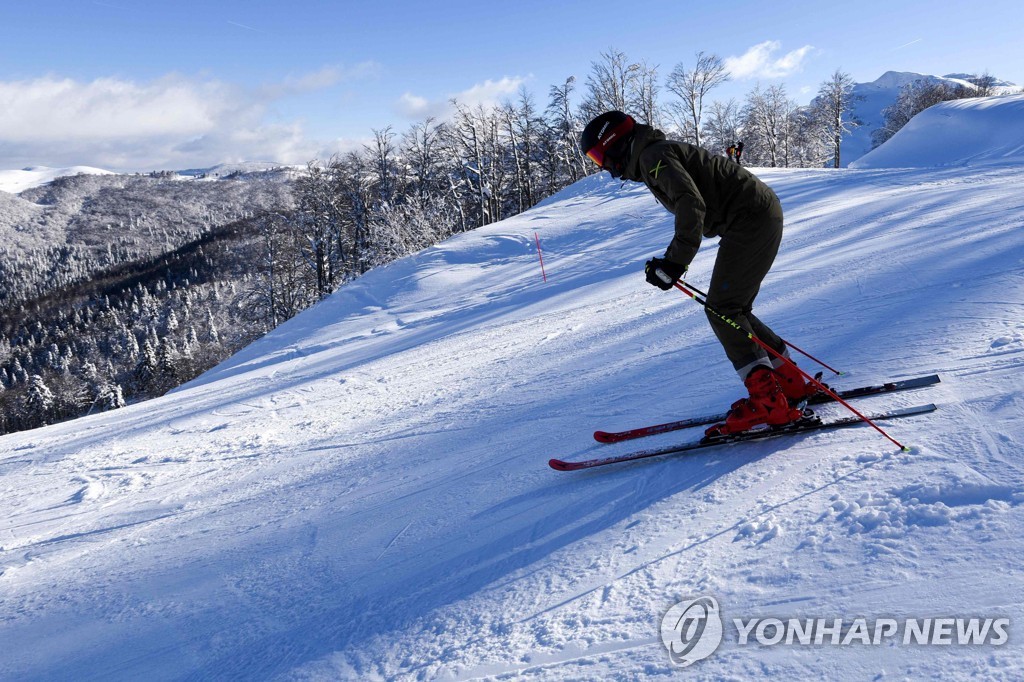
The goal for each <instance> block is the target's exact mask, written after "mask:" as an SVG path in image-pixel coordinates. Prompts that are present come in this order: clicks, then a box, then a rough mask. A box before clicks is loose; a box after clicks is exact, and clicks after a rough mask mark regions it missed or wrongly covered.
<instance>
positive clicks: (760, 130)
mask: <svg viewBox="0 0 1024 682" xmlns="http://www.w3.org/2000/svg"><path fill="white" fill-rule="evenodd" d="M794 108H795V105H794V104H793V103H792V102H791V101H790V100H789V98H788V97H787V96H786V88H785V86H783V85H773V86H771V87H770V88H768V89H767V90H761V86H760V85H757V86H756V87H755V88H754V90H752V91H751V92H750V93H749V94H748V95H747V100H746V104H745V106H744V108H743V136H744V149H745V152H744V157H745V158H749V161H748V163H749V164H752V165H758V164H759V165H765V166H770V167H773V168H774V167H779V166H782V165H784V163H785V159H786V156H785V154H786V150H787V145H788V140H787V139H786V136H787V134H788V132H789V123H788V119H789V116H790V113H791V112H792V111H793V109H794Z"/></svg>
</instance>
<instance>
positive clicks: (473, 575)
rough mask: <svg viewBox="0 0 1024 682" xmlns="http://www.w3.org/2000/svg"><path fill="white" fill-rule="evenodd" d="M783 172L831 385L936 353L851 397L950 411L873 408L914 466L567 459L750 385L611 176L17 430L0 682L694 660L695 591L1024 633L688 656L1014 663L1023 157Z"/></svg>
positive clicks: (797, 288)
mask: <svg viewBox="0 0 1024 682" xmlns="http://www.w3.org/2000/svg"><path fill="white" fill-rule="evenodd" d="M758 173H759V174H760V175H761V176H762V177H764V178H765V179H766V180H767V181H768V182H769V183H770V184H771V185H772V186H773V187H774V188H775V189H776V191H777V192H778V193H779V195H780V196H781V198H782V199H783V202H784V206H785V209H786V214H787V233H786V237H785V240H784V242H783V248H782V252H781V254H780V257H779V259H778V261H777V264H776V267H775V269H774V270H773V272H772V274H770V275H769V278H768V280H767V282H766V284H765V287H764V289H763V291H762V294H761V297H760V298H759V311H760V312H761V314H762V317H763V318H764V319H766V320H768V321H770V322H771V323H772V324H773V326H775V327H776V328H777V329H778V330H779V331H780V332H782V333H783V334H784V335H786V336H787V337H788V338H791V339H792V340H794V341H796V342H797V343H798V345H801V346H803V347H806V348H808V349H809V350H812V351H813V352H815V353H820V355H821V356H822V357H824V358H827V359H829V360H830V361H832V362H834V363H838V364H839V365H840V366H841V368H842V369H844V370H846V371H847V372H848V374H847V376H844V377H840V378H838V379H835V383H836V384H837V385H860V384H864V383H873V382H876V381H878V380H881V379H887V378H899V377H910V376H915V375H919V374H924V373H931V372H938V373H939V374H940V375H941V376H942V383H941V384H939V385H938V386H935V387H932V388H929V389H925V390H922V391H912V392H907V393H901V394H894V395H891V396H885V397H878V398H872V399H867V400H864V401H863V402H862V404H863V405H864V406H865V407H868V408H870V409H876V408H877V409H883V408H888V407H892V408H895V407H905V406H911V405H917V404H921V403H926V402H935V403H936V404H938V405H939V411H938V412H936V413H934V414H932V415H928V416H924V417H915V418H912V419H907V420H898V421H893V422H890V423H888V424H887V425H886V427H887V428H888V429H890V430H891V431H892V432H893V433H894V434H896V435H897V436H898V437H900V438H902V439H905V440H907V441H908V442H909V443H910V444H911V445H912V446H913V448H912V450H911V451H910V452H894V451H893V449H892V448H891V447H890V446H889V444H888V443H886V442H885V441H884V439H882V438H881V437H880V436H879V435H878V434H876V433H874V432H872V431H871V430H869V429H866V428H856V429H849V430H844V431H841V432H839V431H837V432H825V433H815V434H808V435H806V436H802V437H794V438H785V439H775V440H772V441H767V442H763V443H750V444H743V445H739V446H734V447H726V448H721V449H718V450H714V451H707V452H703V453H701V454H697V455H694V456H689V457H675V458H673V457H664V458H659V459H653V460H648V461H644V462H639V463H635V464H627V465H623V466H619V467H610V468H606V469H603V470H595V471H584V472H577V473H571V474H570V473H560V472H553V471H551V470H549V469H548V468H547V466H546V462H547V459H548V457H550V456H552V455H556V454H557V455H559V456H562V457H567V458H581V457H585V456H588V455H591V454H593V453H596V452H599V451H600V452H609V453H611V452H618V451H626V450H628V449H631V448H633V447H637V445H636V443H633V444H629V443H627V444H619V445H597V444H596V443H594V442H593V440H592V439H591V438H590V434H591V432H592V431H593V430H594V429H596V428H605V429H617V428H627V427H631V426H638V425H641V424H643V423H656V422H659V421H667V420H669V419H673V418H678V417H680V416H685V415H689V414H696V413H706V412H709V411H714V410H718V409H721V408H722V407H723V406H725V405H727V404H728V403H729V402H731V400H733V399H735V398H736V397H737V396H738V395H739V394H740V391H741V387H740V384H739V383H738V382H737V381H736V380H735V379H734V378H733V376H732V373H731V371H730V370H729V368H728V367H727V364H726V362H725V360H724V357H723V356H722V353H721V350H720V348H719V347H718V346H717V344H716V343H715V342H714V341H713V339H712V338H711V333H710V331H709V329H708V328H707V324H706V321H705V320H704V319H703V318H704V314H703V312H702V311H701V310H700V309H699V308H698V307H697V306H695V305H693V304H692V303H690V302H689V301H688V300H687V299H684V298H682V297H681V296H676V295H673V294H664V295H662V294H661V293H660V292H656V291H653V290H651V288H650V287H649V286H647V285H646V284H645V283H644V282H643V277H642V274H641V270H642V263H643V261H644V260H645V259H646V258H648V257H650V256H651V255H654V254H655V253H656V252H658V250H659V249H660V248H661V247H662V246H663V244H664V243H665V242H666V240H667V239H668V236H669V234H670V232H671V218H670V216H668V215H667V214H666V213H665V212H664V211H663V210H662V209H661V208H660V207H658V206H657V205H656V204H655V202H654V201H653V199H651V198H650V197H649V195H648V194H647V193H646V191H645V190H643V188H640V187H635V186H629V187H627V188H624V189H620V188H619V184H618V183H612V182H608V181H606V180H603V179H601V178H589V179H587V180H585V181H582V182H581V183H579V184H578V185H576V186H574V187H572V188H570V189H569V190H567V191H566V192H563V193H562V194H561V195H559V196H558V197H554V198H552V199H549V200H548V201H546V202H544V204H542V205H541V206H539V207H536V208H534V209H533V210H531V211H529V212H527V213H525V214H523V215H521V216H518V217H516V218H513V219H510V220H507V221H504V222H503V223H499V224H496V225H493V226H490V227H487V228H482V229H480V230H477V231H475V232H474V233H470V234H466V235H461V236H459V237H456V238H454V239H452V240H450V241H449V242H447V243H445V244H443V245H441V246H439V247H436V248H433V249H428V250H426V251H424V252H423V253H421V254H418V255H417V256H414V257H411V258H407V259H404V260H402V261H400V262H398V263H395V264H393V265H391V266H389V267H386V268H381V269H379V270H377V271H374V272H372V273H370V274H368V275H366V276H365V277H363V278H361V279H360V280H358V281H357V282H355V283H353V284H352V285H350V286H348V287H346V288H345V289H343V290H342V291H340V292H339V293H338V294H336V295H335V296H333V297H331V298H330V299H328V300H326V301H324V302H323V303H321V304H320V305H318V306H316V307H315V308H313V309H311V310H309V311H307V312H306V313H304V314H302V315H300V316H299V317H298V318H296V319H294V320H292V321H290V322H289V323H287V324H285V325H284V326H283V327H281V328H280V329H278V330H276V331H275V332H273V333H271V334H270V335H268V336H267V337H266V338H264V339H262V340H261V341H259V342H257V343H256V344H254V345H253V346H251V347H250V348H248V349H246V350H244V351H243V352H241V353H239V354H238V355H237V356H235V357H234V358H232V359H231V360H229V361H228V362H226V363H224V364H223V365H221V366H220V367H218V368H215V369H214V370H212V371H211V372H209V373H207V374H206V375H204V376H203V377H201V378H200V379H198V380H197V381H195V382H193V383H192V384H191V385H189V386H186V387H183V388H182V389H179V390H178V391H176V392H174V393H172V394H170V395H168V396H165V397H163V398H160V399H158V400H154V401H151V402H148V403H144V404H139V405H134V406H131V407H129V408H127V409H125V410H120V411H117V412H113V413H107V414H102V415H95V416H91V417H88V418H85V419H81V420H77V421H75V422H71V423H67V424H61V425H57V426H54V427H50V428H46V429H41V430H38V431H33V432H27V433H20V434H13V435H10V436H6V437H4V438H2V439H0V490H2V499H3V512H4V513H3V514H2V518H0V641H3V642H4V643H5V644H4V647H3V651H2V653H0V678H4V679H70V678H74V679H104V680H109V679H140V678H145V679H211V678H239V679H241V678H244V679H267V678H279V679H303V680H306V679H338V678H343V679H424V680H425V679H441V680H469V679H484V678H487V679H510V678H513V677H515V678H521V679H530V680H534V679H536V680H544V679H551V680H565V679H579V680H589V679H602V678H603V679H640V678H648V677H653V678H659V677H661V678H669V677H672V676H674V675H676V674H678V669H676V668H674V667H672V666H671V665H670V663H669V661H668V658H667V656H666V655H665V652H664V649H663V648H662V646H661V644H660V640H659V637H658V632H657V627H658V624H659V623H660V620H661V617H662V615H663V614H664V613H665V611H666V610H667V609H668V608H669V607H670V606H671V605H672V604H674V603H675V602H676V601H679V600H681V599H683V598H686V597H689V596H696V595H701V594H711V595H714V596H715V597H716V598H717V599H718V600H719V601H720V602H721V603H722V604H723V608H724V609H725V614H726V616H727V617H733V616H744V617H752V616H757V615H771V616H776V617H781V618H786V617H803V616H807V617H811V616H814V617H844V616H846V617H850V616H854V615H865V616H869V617H901V616H902V617H909V616H914V617H931V616H940V615H951V614H952V615H964V616H975V615H978V616H990V615H996V614H1003V615H1006V616H1008V617H1010V618H1011V619H1013V623H1012V625H1011V642H1010V644H1008V645H1006V646H1003V647H991V646H988V647H978V648H976V649H970V650H966V651H965V650H963V649H960V650H952V649H950V648H943V647H905V646H893V647H841V648H827V647H825V648H822V647H810V648H799V647H775V648H758V647H739V646H738V645H737V644H736V642H733V641H729V640H728V639H727V641H726V642H725V643H724V644H723V646H722V648H721V649H720V650H719V651H718V652H717V654H715V656H713V657H712V658H709V659H708V660H706V661H703V662H702V663H701V664H700V665H699V666H696V667H694V668H692V669H690V670H689V671H688V674H692V675H693V676H694V677H696V678H697V679H721V678H731V679H750V678H760V677H789V678H798V679H802V678H807V679H819V678H840V677H841V678H845V679H867V678H876V677H885V676H889V675H896V676H899V677H908V678H921V677H938V678H943V677H965V676H968V675H979V676H981V677H986V678H988V677H991V678H1004V679H1012V678H1015V677H1019V676H1021V675H1022V674H1024V670H1022V665H1021V660H1024V657H1022V655H1021V646H1022V645H1021V644H1020V641H1021V640H1020V638H1019V637H1017V636H1016V632H1015V630H1014V629H1012V628H1014V627H1015V626H1016V625H1017V622H1018V621H1019V622H1024V620H1021V617H1022V616H1024V609H1022V607H1021V596H1020V595H1021V594H1024V577H1022V574H1021V571H1020V555H1021V537H1022V532H1021V531H1022V530H1024V505H1022V504H1021V503H1022V502H1024V458H1022V442H1024V426H1022V424H1024V420H1022V415H1024V385H1022V384H1021V380H1020V377H1021V376H1022V370H1024V315H1022V308H1024V275H1022V272H1024V268H1022V265H1024V236H1022V235H1024V230H1022V229H1021V228H1022V227H1024V225H1022V223H1021V218H1020V216H1021V215H1024V195H1022V194H1021V192H1020V190H1019V167H1014V166H1007V167H982V168H978V169H964V168H959V169H943V170H863V171H842V172H829V171H809V170H805V171H796V170H794V171H784V170H765V169H762V170H759V171H758ZM535 231H537V232H540V234H541V238H542V240H543V246H544V255H545V264H546V266H547V268H548V277H549V283H548V284H543V283H542V282H541V276H540V270H539V265H538V263H537V261H536V251H535V247H534V243H533V233H534V232H535ZM715 251H716V249H715V247H714V244H713V242H711V241H708V242H707V243H705V246H704V248H703V249H702V250H701V252H700V254H699V255H698V258H697V260H696V261H695V263H694V264H693V266H692V267H691V273H692V274H691V280H692V281H693V282H694V283H695V284H696V285H697V286H701V285H703V284H706V280H707V279H708V277H709V274H710V271H711V266H712V263H713V259H714V255H715ZM802 364H803V365H804V366H805V367H806V366H808V363H806V362H804V363H802ZM822 411H823V412H825V413H828V414H833V413H839V412H840V411H841V408H839V407H838V406H828V407H825V408H822ZM687 437H688V436H687V434H686V433H675V434H665V435H662V436H657V437H653V438H649V439H646V440H645V441H644V442H643V445H642V446H641V447H647V446H648V445H650V446H658V445H664V444H668V443H672V442H677V441H679V440H683V439H685V438H687Z"/></svg>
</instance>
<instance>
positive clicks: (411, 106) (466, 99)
mask: <svg viewBox="0 0 1024 682" xmlns="http://www.w3.org/2000/svg"><path fill="white" fill-rule="evenodd" d="M527 80H528V78H526V77H523V76H515V77H509V76H505V77H504V78H502V79H501V80H497V81H492V80H490V79H488V80H485V81H484V82H483V83H477V84H476V85H474V86H472V87H470V88H468V89H466V90H463V91H462V92H459V93H456V94H454V95H450V96H448V97H446V98H444V99H443V100H442V99H435V100H430V99H427V98H426V97H421V96H419V95H414V94H413V93H411V92H407V93H405V94H403V95H402V96H401V97H400V98H399V99H398V101H397V102H396V103H395V109H396V111H397V112H398V113H399V114H401V115H402V116H405V117H406V118H411V119H418V120H419V119H424V118H446V117H448V116H450V115H451V113H452V111H453V109H452V105H451V101H452V100H453V99H454V100H455V101H456V102H458V103H459V104H464V105H466V106H469V107H476V106H484V107H492V106H497V105H499V104H501V103H502V102H503V101H504V100H506V99H508V98H510V97H512V96H514V95H515V94H516V93H517V92H518V91H519V88H521V87H522V86H523V85H524V84H525V83H526V81H527Z"/></svg>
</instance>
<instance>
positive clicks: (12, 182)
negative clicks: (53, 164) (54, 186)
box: [0, 166, 114, 194]
mask: <svg viewBox="0 0 1024 682" xmlns="http://www.w3.org/2000/svg"><path fill="white" fill-rule="evenodd" d="M79 173H86V174H89V175H114V173H112V172H111V171H108V170H103V169H102V168H93V167H92V166H70V167H68V168H49V167H47V166H33V167H31V168H22V169H20V170H0V191H2V192H7V193H9V194H18V193H19V192H24V191H25V190H26V189H30V188H32V187H39V186H40V185H45V184H46V183H48V182H53V181H54V180H56V179H57V178H61V177H64V176H65V175H78V174H79Z"/></svg>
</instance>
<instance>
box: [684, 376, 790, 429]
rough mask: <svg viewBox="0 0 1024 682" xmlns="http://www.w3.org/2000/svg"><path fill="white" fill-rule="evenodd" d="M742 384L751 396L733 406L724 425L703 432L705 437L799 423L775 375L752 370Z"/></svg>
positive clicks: (717, 425)
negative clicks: (764, 425) (764, 426)
mask: <svg viewBox="0 0 1024 682" xmlns="http://www.w3.org/2000/svg"><path fill="white" fill-rule="evenodd" d="M743 384H744V385H745V386H746V387H747V390H748V391H749V392H750V397H749V398H742V399H740V400H737V401H736V402H734V403H733V404H732V409H731V410H729V416H728V417H726V418H725V423H724V424H715V425H714V426H712V427H711V428H709V429H708V430H707V431H705V432H704V435H706V436H724V435H727V434H730V433H740V432H742V431H749V430H750V429H752V428H754V427H755V426H761V425H762V424H767V425H768V426H782V425H783V424H789V423H791V422H795V421H796V420H798V419H800V416H801V412H800V410H798V409H796V408H792V407H790V406H789V401H788V400H786V395H785V393H783V391H782V387H781V386H780V385H779V380H778V378H777V376H776V374H775V372H774V371H773V370H771V369H768V368H767V367H764V366H761V367H755V368H754V369H753V371H751V372H750V374H748V375H747V378H746V380H745V381H744V382H743Z"/></svg>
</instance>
